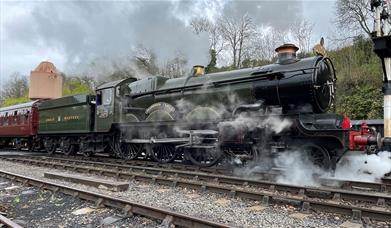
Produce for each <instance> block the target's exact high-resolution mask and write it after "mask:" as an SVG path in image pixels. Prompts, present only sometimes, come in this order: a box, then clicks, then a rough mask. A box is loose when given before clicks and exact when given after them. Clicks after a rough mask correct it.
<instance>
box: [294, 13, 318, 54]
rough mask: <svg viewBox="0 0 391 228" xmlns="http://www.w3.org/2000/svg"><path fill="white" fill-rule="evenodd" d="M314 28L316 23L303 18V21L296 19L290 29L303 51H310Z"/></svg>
mask: <svg viewBox="0 0 391 228" xmlns="http://www.w3.org/2000/svg"><path fill="white" fill-rule="evenodd" d="M313 28H314V24H312V23H310V22H309V21H307V20H305V19H303V20H301V21H296V22H295V23H294V24H293V26H292V27H291V29H290V30H291V33H292V35H293V38H294V39H295V40H296V41H297V44H298V45H299V48H300V50H301V52H302V53H308V52H309V51H310V45H311V35H312V29H313Z"/></svg>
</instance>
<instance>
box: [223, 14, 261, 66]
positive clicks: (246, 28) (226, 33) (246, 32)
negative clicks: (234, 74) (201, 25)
mask: <svg viewBox="0 0 391 228" xmlns="http://www.w3.org/2000/svg"><path fill="white" fill-rule="evenodd" d="M218 24H219V28H220V32H221V36H222V38H223V39H224V40H225V41H226V42H227V43H228V46H229V48H230V49H231V50H230V51H231V53H232V60H233V61H232V62H233V63H232V65H233V66H234V67H236V68H240V66H241V60H242V57H243V56H244V54H245V53H244V52H245V48H246V45H247V43H248V42H249V40H250V38H251V36H252V35H253V34H254V25H253V23H252V19H251V17H249V16H248V15H247V14H245V15H244V16H243V17H242V18H240V20H235V19H233V18H227V17H224V18H221V19H219V21H218Z"/></svg>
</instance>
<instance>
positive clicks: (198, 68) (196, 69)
mask: <svg viewBox="0 0 391 228" xmlns="http://www.w3.org/2000/svg"><path fill="white" fill-rule="evenodd" d="M204 74H205V67H204V66H202V65H195V66H193V71H192V75H193V76H196V77H199V76H202V75H204Z"/></svg>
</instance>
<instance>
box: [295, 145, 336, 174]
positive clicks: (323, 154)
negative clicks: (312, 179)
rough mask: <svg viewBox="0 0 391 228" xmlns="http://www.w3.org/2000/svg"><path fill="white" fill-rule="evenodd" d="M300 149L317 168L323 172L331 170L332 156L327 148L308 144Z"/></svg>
mask: <svg viewBox="0 0 391 228" xmlns="http://www.w3.org/2000/svg"><path fill="white" fill-rule="evenodd" d="M300 149H301V150H302V151H303V152H304V153H305V154H306V155H307V156H308V158H309V160H310V161H311V162H312V164H314V165H315V166H316V167H319V168H321V169H323V170H329V169H330V168H331V159H330V155H329V153H328V152H327V150H326V149H325V148H323V147H321V146H318V145H316V144H314V143H307V144H304V145H303V146H301V147H300Z"/></svg>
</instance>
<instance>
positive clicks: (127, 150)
mask: <svg viewBox="0 0 391 228" xmlns="http://www.w3.org/2000/svg"><path fill="white" fill-rule="evenodd" d="M142 151H143V145H142V144H136V143H123V144H122V145H121V152H120V154H119V156H120V158H123V159H125V160H133V159H136V158H137V157H139V156H140V154H141V152H142Z"/></svg>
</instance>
